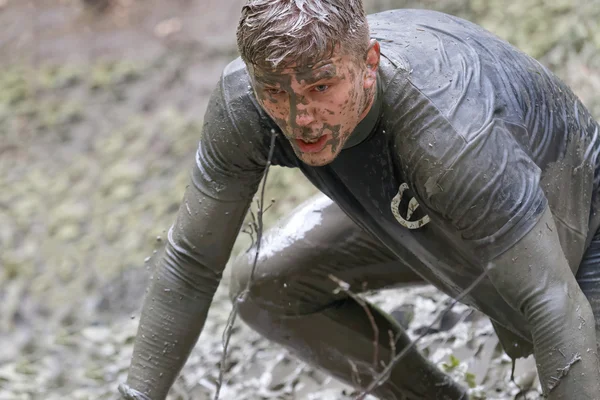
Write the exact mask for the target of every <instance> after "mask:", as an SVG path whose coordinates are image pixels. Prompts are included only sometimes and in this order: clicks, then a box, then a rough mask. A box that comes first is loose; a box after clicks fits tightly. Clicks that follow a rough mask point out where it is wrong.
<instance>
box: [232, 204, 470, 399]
mask: <svg viewBox="0 0 600 400" xmlns="http://www.w3.org/2000/svg"><path fill="white" fill-rule="evenodd" d="M263 239H264V241H263V243H262V244H261V251H260V255H261V256H260V258H259V261H258V263H257V267H256V270H255V273H254V277H253V279H252V285H251V289H250V293H249V295H248V297H247V298H246V300H245V301H244V302H241V303H240V304H239V312H240V316H241V318H242V319H243V320H244V321H245V322H246V323H247V324H248V325H250V326H251V327H252V328H253V329H255V330H256V331H258V332H259V333H261V334H262V335H264V336H265V337H267V338H268V339H270V340H273V341H275V342H277V343H279V344H281V345H283V346H285V347H286V348H288V349H290V350H291V351H292V352H293V353H294V354H295V355H296V356H298V357H299V358H300V359H302V360H304V361H305V362H307V363H309V364H311V365H315V366H318V367H320V368H322V369H324V370H325V371H327V372H328V373H329V374H331V375H333V376H335V377H337V378H339V379H341V380H343V381H345V382H347V383H348V384H350V385H353V386H355V387H356V386H360V387H363V388H364V387H366V386H367V385H368V384H369V383H370V382H371V381H372V378H373V374H372V372H371V371H372V370H373V368H374V365H373V363H374V358H376V364H377V365H376V367H375V369H376V370H377V371H381V369H382V365H384V364H387V363H388V362H389V360H390V359H391V358H392V357H393V355H394V351H393V350H394V349H395V351H396V352H399V351H401V350H402V349H403V348H405V347H406V346H407V345H409V344H410V339H409V338H408V336H407V335H406V334H405V333H404V331H403V329H402V327H401V326H400V325H399V324H398V323H397V322H395V321H394V320H393V319H392V318H390V317H389V316H388V315H387V314H385V313H384V312H382V311H381V310H379V309H377V308H376V307H374V306H373V305H370V304H368V305H366V307H368V310H369V311H368V312H367V311H366V310H365V308H364V307H363V305H361V304H359V303H357V302H356V301H355V300H354V299H352V297H351V296H349V295H348V294H347V293H345V292H344V291H343V290H342V291H336V288H338V285H337V284H336V283H335V282H334V281H333V280H331V279H330V274H331V275H334V276H335V277H336V278H338V279H340V280H341V281H344V282H347V283H348V284H349V285H350V290H351V291H353V292H354V293H358V292H363V291H365V290H374V289H381V288H385V287H392V286H398V284H402V283H415V282H422V280H421V278H420V277H419V276H418V275H416V274H415V273H413V272H412V271H411V270H410V269H409V268H407V267H406V266H404V265H402V264H401V263H400V262H399V261H398V260H397V259H396V258H395V257H394V256H393V255H392V253H391V252H390V251H389V250H387V249H385V248H384V247H383V246H382V245H381V244H379V243H378V242H377V241H376V240H374V239H373V238H371V237H370V236H369V235H367V234H366V233H364V232H363V231H362V230H361V229H360V228H359V227H357V226H356V225H355V224H354V223H353V222H352V221H351V220H350V219H349V218H348V217H347V216H346V215H345V214H344V213H343V212H342V211H341V210H340V209H339V208H338V207H337V206H336V205H335V204H333V203H332V202H331V201H330V200H329V199H327V198H326V197H324V196H318V197H317V198H316V199H313V200H311V201H309V202H307V203H304V205H302V206H301V207H299V208H298V209H297V210H296V211H295V212H294V213H293V214H292V215H291V216H290V217H289V218H288V219H287V220H285V221H282V223H280V224H279V225H278V226H277V227H275V228H273V229H271V230H270V231H269V232H267V233H266V235H265V237H264V238H263ZM254 255H255V252H254V251H250V252H249V253H248V254H244V255H242V256H241V257H240V258H239V259H237V260H236V261H235V263H234V265H233V268H232V280H231V296H232V298H234V299H235V298H237V297H238V296H239V294H240V293H241V292H242V291H243V290H244V289H245V288H246V286H247V284H248V281H249V280H250V279H251V271H252V265H253V258H254ZM372 321H374V323H375V324H376V327H377V330H375V329H374V328H373V323H372ZM376 333H377V337H375V334H376ZM375 340H376V345H374V341H375ZM373 394H374V395H376V396H378V397H379V398H381V399H386V400H398V399H421V400H423V399H432V400H433V399H461V398H462V399H466V398H467V396H466V395H465V391H464V389H463V388H462V387H460V386H459V385H458V384H456V383H455V382H453V381H452V380H451V379H450V378H449V377H448V376H447V375H445V374H444V373H443V372H441V371H440V370H439V369H437V368H436V367H435V366H434V365H433V364H432V363H430V362H429V361H428V360H427V359H425V358H424V357H423V356H422V355H421V354H420V353H419V352H418V351H417V350H416V349H412V350H410V351H409V352H408V353H407V355H406V357H404V358H403V359H402V360H401V362H399V363H398V364H397V366H396V367H395V368H394V369H393V371H392V373H391V376H390V377H389V379H388V380H386V381H385V382H384V383H383V384H382V385H381V386H380V387H378V388H377V389H376V390H375V391H374V392H373Z"/></svg>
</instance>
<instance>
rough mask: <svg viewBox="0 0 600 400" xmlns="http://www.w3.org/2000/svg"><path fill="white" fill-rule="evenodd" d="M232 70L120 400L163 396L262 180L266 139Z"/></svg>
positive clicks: (208, 124)
mask: <svg viewBox="0 0 600 400" xmlns="http://www.w3.org/2000/svg"><path fill="white" fill-rule="evenodd" d="M236 73H237V72H233V73H228V72H227V70H226V71H225V73H224V75H223V78H222V79H221V82H220V83H219V84H218V86H217V88H216V89H215V90H214V92H213V94H212V97H211V99H210V103H209V106H208V108H207V111H206V114H205V121H204V126H203V130H202V137H201V138H200V143H199V146H198V150H197V153H196V159H195V163H194V165H193V167H192V172H191V179H190V184H189V185H188V186H187V188H186V190H185V193H184V195H183V199H182V201H181V204H180V207H179V211H178V213H177V216H176V218H175V223H174V224H173V226H172V227H171V229H170V230H169V234H168V240H167V243H166V248H165V251H164V253H163V254H162V255H161V257H160V258H159V260H158V263H157V266H156V270H155V272H154V279H152V281H151V283H150V286H149V288H148V293H147V296H146V299H145V301H144V306H143V309H142V314H141V318H140V324H139V330H138V333H137V336H136V339H135V343H134V352H133V357H132V360H131V366H130V369H129V374H128V378H127V383H126V385H123V386H122V387H121V389H120V390H121V393H123V394H124V396H126V398H131V397H127V396H128V393H133V392H137V393H141V394H143V395H144V396H147V397H148V398H152V399H164V398H166V395H167V392H168V391H169V389H170V387H171V385H172V384H173V382H174V381H175V379H176V377H177V375H178V374H179V372H180V371H181V369H182V367H183V365H184V364H185V362H186V360H187V357H188V356H189V354H190V352H191V350H192V348H193V347H194V345H195V343H196V341H197V340H198V337H199V335H200V332H201V331H202V328H203V326H204V322H205V319H206V316H207V313H208V310H209V307H210V305H211V302H212V299H213V296H214V293H215V291H216V289H217V287H218V285H219V282H220V280H221V277H222V272H223V269H224V267H225V265H226V263H227V260H228V259H229V257H230V253H231V249H232V247H233V244H234V242H235V239H236V237H237V234H238V232H239V229H240V227H241V224H242V222H243V220H244V217H245V215H246V213H247V210H248V207H249V204H250V201H251V199H252V197H253V196H254V194H255V192H256V190H257V187H258V184H259V182H260V180H261V178H262V172H263V171H264V168H265V166H266V159H267V156H266V155H268V153H267V152H266V148H265V147H264V143H269V142H270V137H269V136H270V135H269V134H268V132H269V131H268V130H267V133H265V132H264V131H263V129H262V126H261V123H262V122H261V117H260V115H259V112H258V110H256V109H255V108H254V105H253V103H252V101H251V99H250V94H249V92H248V91H247V90H246V88H241V87H236V85H240V84H242V82H243V81H244V80H243V79H241V77H240V76H236ZM240 121H243V122H240ZM267 148H268V147H267ZM134 398H137V397H134Z"/></svg>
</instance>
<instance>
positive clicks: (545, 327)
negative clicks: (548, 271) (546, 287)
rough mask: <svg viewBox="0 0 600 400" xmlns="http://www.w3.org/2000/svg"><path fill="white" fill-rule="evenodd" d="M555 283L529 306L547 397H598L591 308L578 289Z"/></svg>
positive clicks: (598, 386)
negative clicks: (569, 294)
mask: <svg viewBox="0 0 600 400" xmlns="http://www.w3.org/2000/svg"><path fill="white" fill-rule="evenodd" d="M565 290H568V289H567V288H566V287H565V286H563V287H562V288H561V287H556V292H557V293H555V294H553V293H547V294H546V295H545V296H540V297H539V298H538V301H537V303H536V304H535V305H534V306H532V307H531V309H530V314H529V320H530V323H531V325H532V329H531V330H532V337H533V343H534V353H535V358H536V361H537V365H538V373H539V376H540V382H541V384H542V385H543V390H544V393H545V394H546V395H547V396H548V398H549V399H552V400H558V399H574V400H575V399H577V400H579V399H581V400H583V399H598V398H599V396H600V374H599V372H598V368H599V364H598V353H597V349H596V327H595V321H594V315H593V313H592V309H591V307H590V305H589V303H588V301H587V299H586V298H585V296H584V295H583V293H581V291H576V290H569V292H570V293H571V296H570V297H569V296H565Z"/></svg>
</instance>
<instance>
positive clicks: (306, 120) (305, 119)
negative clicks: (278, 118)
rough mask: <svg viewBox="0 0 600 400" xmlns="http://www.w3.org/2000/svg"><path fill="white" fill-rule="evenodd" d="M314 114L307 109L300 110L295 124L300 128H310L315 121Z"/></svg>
mask: <svg viewBox="0 0 600 400" xmlns="http://www.w3.org/2000/svg"><path fill="white" fill-rule="evenodd" d="M314 120H315V119H314V117H313V116H312V114H311V113H310V112H309V111H308V110H307V109H306V108H305V109H300V110H298V112H297V113H296V115H295V119H294V121H293V122H294V123H295V124H296V125H298V126H308V125H310V124H311V123H312V122H313V121H314Z"/></svg>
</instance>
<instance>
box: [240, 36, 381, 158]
mask: <svg viewBox="0 0 600 400" xmlns="http://www.w3.org/2000/svg"><path fill="white" fill-rule="evenodd" d="M378 65H379V44H378V43H377V42H376V41H373V42H372V43H371V46H370V47H369V51H368V53H367V55H366V57H365V58H364V59H363V60H359V59H357V58H356V57H355V56H351V55H348V54H344V53H343V52H341V51H339V50H338V51H336V52H335V53H334V54H333V56H332V57H331V58H329V59H327V60H323V61H321V62H319V63H317V64H315V65H312V66H292V67H290V68H286V69H280V70H265V69H258V68H254V69H251V76H252V81H253V86H254V90H255V93H256V97H257V99H258V101H259V103H260V104H261V106H262V107H263V108H264V110H265V111H266V112H267V113H268V114H269V115H270V116H271V118H273V120H274V121H275V122H276V123H277V125H278V126H279V128H280V129H281V131H282V132H283V133H284V135H285V136H286V137H287V138H288V140H289V141H290V143H291V144H292V147H293V149H294V151H295V153H296V155H297V156H298V158H300V160H302V161H303V162H304V163H306V164H309V165H312V166H322V165H326V164H329V163H330V162H332V161H333V160H334V159H335V157H337V155H338V154H339V153H340V151H341V150H342V148H343V146H344V143H345V142H346V140H347V139H348V137H349V136H350V134H351V133H352V131H353V130H354V128H356V126H357V125H358V123H359V122H360V121H361V120H362V119H363V118H364V117H365V116H366V115H367V113H368V111H369V109H370V108H371V105H372V103H373V98H374V93H375V85H376V71H377V67H378Z"/></svg>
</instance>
